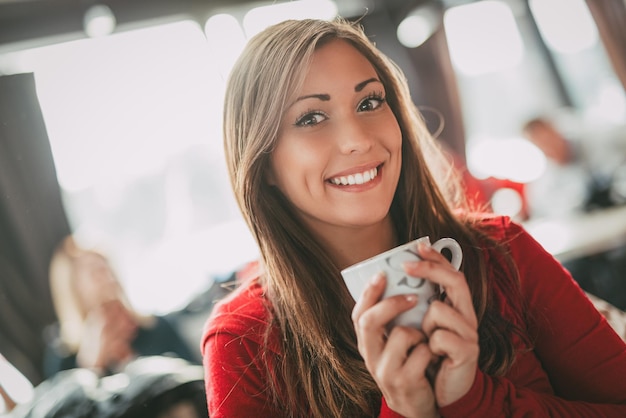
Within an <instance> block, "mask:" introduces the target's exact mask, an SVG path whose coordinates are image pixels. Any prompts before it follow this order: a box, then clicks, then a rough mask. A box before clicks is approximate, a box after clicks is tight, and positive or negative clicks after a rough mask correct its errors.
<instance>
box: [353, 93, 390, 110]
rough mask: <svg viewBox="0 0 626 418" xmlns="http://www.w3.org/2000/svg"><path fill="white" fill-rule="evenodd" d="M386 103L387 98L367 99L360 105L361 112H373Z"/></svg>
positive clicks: (372, 97)
mask: <svg viewBox="0 0 626 418" xmlns="http://www.w3.org/2000/svg"><path fill="white" fill-rule="evenodd" d="M383 103H385V98H384V97H382V96H378V95H374V96H369V97H366V98H365V99H364V100H363V101H362V102H361V103H359V107H358V111H359V112H371V111H372V110H376V109H378V108H379V107H380V106H382V105H383Z"/></svg>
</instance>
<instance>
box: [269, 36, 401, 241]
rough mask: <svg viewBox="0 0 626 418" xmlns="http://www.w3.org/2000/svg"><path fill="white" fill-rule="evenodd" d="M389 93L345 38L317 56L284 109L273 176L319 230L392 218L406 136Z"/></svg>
mask: <svg viewBox="0 0 626 418" xmlns="http://www.w3.org/2000/svg"><path fill="white" fill-rule="evenodd" d="M385 94H386V93H385V89H384V87H383V84H382V83H381V81H380V79H379V77H378V75H377V74H376V71H375V70H374V67H373V66H372V64H371V63H370V62H369V61H368V60H367V59H366V58H365V57H364V56H363V55H362V54H361V53H360V52H359V51H358V50H357V49H356V48H354V47H353V46H352V45H351V44H349V43H347V42H346V41H342V40H333V41H331V42H329V43H327V44H325V45H323V46H321V47H320V48H319V49H317V50H316V52H315V54H314V55H313V60H312V62H311V65H310V67H309V68H308V72H307V75H306V78H305V80H304V83H303V85H302V87H301V89H300V90H299V91H297V92H296V94H294V96H293V97H292V99H291V102H290V104H289V105H288V108H287V109H286V111H285V114H284V115H283V119H282V123H281V126H280V130H279V136H278V141H277V144H276V148H275V150H274V152H273V154H272V158H271V172H270V175H269V177H268V180H269V182H270V184H273V185H275V186H277V187H278V188H279V189H280V190H281V192H282V193H283V194H284V195H285V196H286V197H287V199H289V200H290V201H291V202H292V204H293V205H294V206H295V207H296V208H297V210H298V212H299V213H300V215H301V217H302V218H303V219H304V221H305V222H306V223H307V224H308V225H309V227H311V228H313V230H314V231H317V232H319V233H322V234H324V232H327V233H328V232H330V233H333V232H338V231H337V227H339V228H355V227H356V228H359V227H367V226H372V225H376V224H378V223H380V222H381V221H382V220H383V219H385V217H386V216H388V213H389V208H390V206H391V201H392V199H393V195H394V192H395V190H396V186H397V184H398V178H399V176H400V168H401V146H402V134H401V131H400V127H399V125H398V122H397V120H396V118H395V116H394V114H393V112H392V111H391V109H390V108H389V105H388V104H387V103H386V101H385ZM325 235H327V234H325Z"/></svg>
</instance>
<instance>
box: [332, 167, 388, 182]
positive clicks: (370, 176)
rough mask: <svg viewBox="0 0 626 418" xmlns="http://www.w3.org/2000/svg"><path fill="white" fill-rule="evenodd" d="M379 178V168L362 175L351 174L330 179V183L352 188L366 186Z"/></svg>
mask: <svg viewBox="0 0 626 418" xmlns="http://www.w3.org/2000/svg"><path fill="white" fill-rule="evenodd" d="M376 176H378V167H374V168H372V169H369V170H365V171H363V172H362V173H356V174H350V175H349V176H339V177H333V178H331V179H328V181H329V182H330V183H332V184H335V185H337V186H352V185H355V184H365V183H369V182H370V181H372V180H374V179H375V178H376Z"/></svg>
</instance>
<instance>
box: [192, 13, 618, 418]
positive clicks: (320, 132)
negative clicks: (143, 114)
mask: <svg viewBox="0 0 626 418" xmlns="http://www.w3.org/2000/svg"><path fill="white" fill-rule="evenodd" d="M223 126H224V146H225V151H226V152H225V154H226V159H227V167H228V170H229V175H230V180H231V185H232V187H233V190H234V193H235V196H236V198H237V201H238V203H239V206H240V209H241V211H242V214H243V216H244V218H245V219H246V221H247V224H248V227H249V228H250V230H251V232H252V235H253V236H254V237H255V239H256V240H257V244H258V246H259V249H260V251H261V262H260V268H259V271H258V274H251V275H250V277H249V279H247V280H245V281H244V282H243V283H241V284H240V285H239V286H238V288H237V289H236V290H234V291H233V293H231V294H230V295H229V296H227V297H225V298H224V299H222V300H221V301H220V302H218V303H217V304H216V306H215V308H214V310H213V311H212V313H211V315H210V317H209V318H208V320H207V323H206V325H205V329H204V336H203V339H202V348H203V357H204V360H203V361H204V368H205V383H206V393H207V402H208V405H209V414H210V416H211V417H212V418H219V417H233V416H237V417H239V416H254V417H301V416H307V417H308V416H315V417H373V416H380V417H399V416H405V417H480V418H483V417H495V416H503V415H506V414H508V416H562V417H563V416H567V417H599V416H602V417H624V416H626V382H625V381H624V379H623V376H624V374H626V345H625V344H624V341H623V340H622V339H621V338H620V337H619V336H618V335H617V334H616V333H615V331H614V330H613V329H612V328H611V327H610V326H609V324H608V323H607V321H606V319H605V318H604V317H602V315H601V314H600V313H599V312H598V310H596V309H595V307H594V306H593V304H592V303H591V301H590V300H589V299H588V298H587V297H586V296H585V294H584V292H583V291H582V290H581V289H580V287H579V286H578V285H577V284H576V283H575V282H574V281H573V280H572V277H571V276H570V275H569V273H568V272H567V271H566V270H565V269H564V268H563V266H562V265H561V264H560V263H559V262H558V261H557V260H555V259H554V257H552V256H551V255H550V254H549V253H548V252H547V251H546V250H545V249H544V248H542V247H541V245H540V244H539V243H537V242H536V241H535V240H534V239H533V238H532V236H530V235H529V234H528V233H527V232H526V231H525V230H524V228H523V227H522V226H521V225H519V224H517V223H515V222H512V221H511V220H510V218H508V217H503V216H496V215H493V214H484V213H476V212H473V210H472V208H471V207H468V206H467V205H466V204H465V203H466V202H465V201H464V199H463V198H464V197H465V194H466V193H464V192H463V190H462V189H459V187H458V183H457V181H456V176H454V175H452V176H451V175H449V174H450V171H449V164H445V161H442V155H441V149H440V147H438V146H437V144H436V142H435V141H434V139H433V138H432V136H431V135H430V134H429V132H428V130H427V128H426V127H425V124H424V122H423V119H422V117H421V115H420V114H419V112H418V110H417V109H416V107H415V105H414V104H413V102H412V100H411V98H410V94H409V89H408V86H407V82H406V78H405V76H404V75H403V73H402V72H401V70H400V69H399V68H398V67H397V66H396V65H395V64H394V63H393V62H391V61H390V60H389V59H388V58H387V57H386V56H385V55H383V54H382V53H381V52H380V51H379V50H378V49H377V48H376V46H375V45H374V44H373V42H372V41H371V40H370V39H369V38H368V37H367V36H366V35H365V33H364V32H363V30H362V28H361V27H360V26H358V25H357V24H353V23H349V22H346V21H343V20H340V19H337V20H335V21H332V22H327V21H321V20H310V19H307V20H299V21H294V20H291V21H285V22H282V23H279V24H276V25H273V26H270V27H269V28H267V29H265V30H264V31H262V32H260V33H259V34H257V35H255V36H254V37H253V38H251V39H250V41H249V43H248V45H247V46H246V48H245V49H244V50H243V52H242V54H241V56H240V58H239V59H238V61H237V62H236V64H235V66H234V67H233V70H232V72H231V74H230V77H229V80H228V83H227V88H226V95H225V103H224V124H223ZM422 236H429V237H430V238H431V240H433V241H434V240H437V239H439V238H441V237H451V238H454V239H455V240H456V241H457V242H459V243H460V245H461V247H462V249H463V254H464V256H463V264H462V265H461V268H460V270H459V271H457V270H455V269H454V268H452V266H451V265H450V263H449V262H448V260H447V258H446V257H445V256H443V255H442V254H440V253H438V252H437V251H434V250H433V249H432V248H430V247H428V246H422V247H420V248H419V249H418V252H419V256H420V257H421V258H422V261H417V262H409V263H406V264H404V265H403V268H404V270H405V272H406V273H407V274H408V275H410V276H413V277H423V278H425V279H428V280H430V281H432V282H433V283H435V284H438V285H440V286H442V287H443V289H444V293H443V294H442V296H441V299H440V300H435V301H433V302H432V304H431V305H430V307H429V308H428V310H427V312H426V314H425V316H424V321H423V325H422V328H421V329H417V328H412V327H401V326H397V327H394V328H393V329H392V330H390V331H387V325H388V324H389V323H390V322H391V321H392V320H393V319H394V318H395V317H396V316H398V315H400V314H401V313H403V312H405V311H406V310H409V309H411V308H413V307H414V306H415V304H416V303H417V299H416V297H415V295H410V294H409V295H397V296H393V297H390V298H383V297H382V295H383V293H384V289H385V286H386V280H387V279H386V277H385V276H384V275H380V274H379V275H375V276H373V277H372V278H371V280H370V283H369V285H368V286H367V287H366V289H365V291H364V292H363V294H362V295H361V296H360V298H358V300H357V301H356V302H355V300H354V299H353V298H352V297H351V296H350V293H349V291H348V289H347V287H346V284H345V282H344V281H343V279H342V276H341V270H342V269H344V268H346V267H348V266H350V265H353V264H355V263H358V262H360V261H363V260H365V259H368V258H369V257H372V256H374V255H377V254H380V253H382V252H384V251H386V250H389V249H391V248H394V247H396V246H398V245H400V244H403V243H406V242H408V241H411V240H414V239H416V238H419V237H422Z"/></svg>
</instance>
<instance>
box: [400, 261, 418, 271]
mask: <svg viewBox="0 0 626 418" xmlns="http://www.w3.org/2000/svg"><path fill="white" fill-rule="evenodd" d="M418 263H419V261H405V262H404V263H402V267H403V268H405V269H414V268H415V267H416V266H417V265H418Z"/></svg>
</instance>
